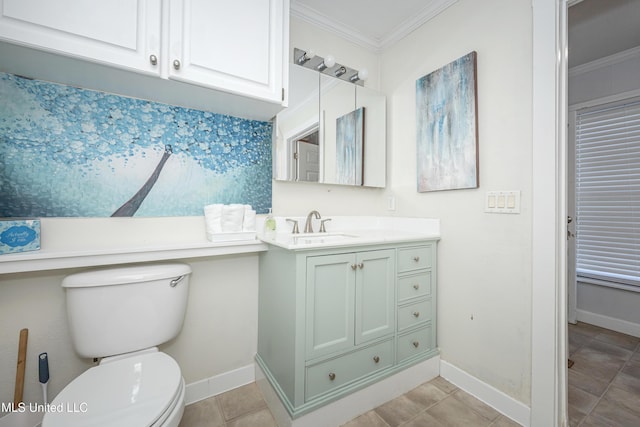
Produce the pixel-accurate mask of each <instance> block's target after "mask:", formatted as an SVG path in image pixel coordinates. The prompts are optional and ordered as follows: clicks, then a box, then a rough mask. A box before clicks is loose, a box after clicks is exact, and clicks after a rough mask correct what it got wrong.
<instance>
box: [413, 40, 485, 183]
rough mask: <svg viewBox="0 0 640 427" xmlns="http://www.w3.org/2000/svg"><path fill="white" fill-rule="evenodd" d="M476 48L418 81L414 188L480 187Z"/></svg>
mask: <svg viewBox="0 0 640 427" xmlns="http://www.w3.org/2000/svg"><path fill="white" fill-rule="evenodd" d="M476 85H477V82H476V52H471V53H469V54H468V55H466V56H463V57H462V58H459V59H457V60H455V61H453V62H451V63H450V64H447V65H445V66H444V67H442V68H440V69H439V70H437V71H434V72H432V73H430V74H427V75H426V76H424V77H422V78H420V79H418V80H417V81H416V147H417V173H418V192H427V191H438V190H454V189H462V188H477V187H478V131H477V129H478V125H477V89H476Z"/></svg>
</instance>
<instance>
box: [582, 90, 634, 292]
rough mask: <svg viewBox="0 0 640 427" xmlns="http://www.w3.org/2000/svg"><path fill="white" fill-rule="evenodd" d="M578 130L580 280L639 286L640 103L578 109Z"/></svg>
mask: <svg viewBox="0 0 640 427" xmlns="http://www.w3.org/2000/svg"><path fill="white" fill-rule="evenodd" d="M575 131H576V217H577V219H576V270H577V273H578V277H579V278H580V279H587V280H588V279H592V280H593V279H595V281H596V282H601V283H602V282H604V283H603V284H609V285H613V286H617V287H628V286H633V287H640V98H634V99H630V100H625V101H622V102H616V103H611V104H604V105H599V106H597V107H592V108H585V109H582V110H578V111H577V112H576V128H575ZM635 289H636V290H640V289H638V288H635Z"/></svg>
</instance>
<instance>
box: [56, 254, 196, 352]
mask: <svg viewBox="0 0 640 427" xmlns="http://www.w3.org/2000/svg"><path fill="white" fill-rule="evenodd" d="M190 274H191V267H190V266H189V265H187V264H181V263H166V264H149V265H136V266H130V267H119V268H107V269H99V270H91V271H85V272H81V273H76V274H71V275H69V276H67V277H65V278H64V279H63V280H62V287H63V288H64V289H65V292H66V301H67V318H68V321H69V329H70V332H71V339H72V341H73V345H74V347H75V349H76V351H77V352H78V354H79V355H80V356H82V357H105V356H113V355H117V354H122V353H129V352H132V351H136V350H142V349H145V348H149V347H154V346H157V345H160V344H162V343H164V342H167V341H169V340H171V339H172V338H174V337H175V336H177V335H178V333H179V332H180V330H181V329H182V324H183V322H184V316H185V313H186V310H187V297H188V294H189V276H190Z"/></svg>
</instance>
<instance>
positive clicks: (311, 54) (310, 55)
mask: <svg viewBox="0 0 640 427" xmlns="http://www.w3.org/2000/svg"><path fill="white" fill-rule="evenodd" d="M315 56H316V53H315V51H314V50H313V49H309V50H307V51H306V52H304V53H303V54H302V55H300V58H298V65H302V64H304V63H305V62H307V61H308V60H310V59H312V58H313V57H315Z"/></svg>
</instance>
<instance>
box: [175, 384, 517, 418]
mask: <svg viewBox="0 0 640 427" xmlns="http://www.w3.org/2000/svg"><path fill="white" fill-rule="evenodd" d="M205 426H206V427H276V423H275V421H274V418H273V416H272V415H271V413H270V412H269V410H268V409H267V405H266V403H265V402H264V400H263V399H262V395H261V394H260V390H259V389H258V387H257V386H256V384H255V383H253V384H248V385H246V386H243V387H240V388H237V389H235V390H231V391H229V392H227V393H223V394H220V395H218V396H215V397H211V398H209V399H206V400H203V401H201V402H198V403H195V404H193V405H189V406H187V407H186V409H185V413H184V417H183V418H182V421H181V423H180V427H205ZM398 426H402V427H418V426H432V427H442V426H451V427H456V426H460V427H470V426H473V427H517V426H519V424H518V423H515V422H513V421H511V420H510V419H509V418H507V417H505V416H503V415H501V414H500V413H499V412H497V411H496V410H494V409H493V408H491V407H489V406H487V405H485V404H484V403H482V402H481V401H479V400H478V399H476V398H475V397H473V396H471V395H470V394H468V393H465V392H464V391H462V390H460V389H459V388H457V387H456V386H454V385H453V384H451V383H449V382H448V381H446V380H444V379H443V378H440V377H438V378H435V379H433V380H431V381H429V382H427V383H424V384H422V385H420V386H419V387H417V388H415V389H413V390H411V391H409V392H408V393H406V394H404V395H402V396H400V397H398V398H396V399H393V400H391V401H389V402H387V403H385V404H383V405H381V406H379V407H377V408H375V409H373V410H371V411H369V412H367V413H365V414H363V415H361V416H359V417H357V418H355V419H354V420H352V421H350V422H348V423H347V424H345V425H344V426H343V427H398ZM318 427H334V426H318ZM335 427H337V426H335Z"/></svg>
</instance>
